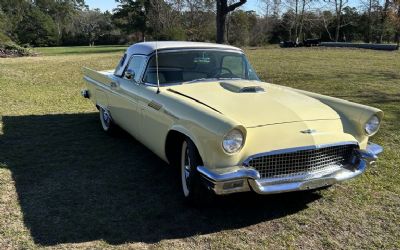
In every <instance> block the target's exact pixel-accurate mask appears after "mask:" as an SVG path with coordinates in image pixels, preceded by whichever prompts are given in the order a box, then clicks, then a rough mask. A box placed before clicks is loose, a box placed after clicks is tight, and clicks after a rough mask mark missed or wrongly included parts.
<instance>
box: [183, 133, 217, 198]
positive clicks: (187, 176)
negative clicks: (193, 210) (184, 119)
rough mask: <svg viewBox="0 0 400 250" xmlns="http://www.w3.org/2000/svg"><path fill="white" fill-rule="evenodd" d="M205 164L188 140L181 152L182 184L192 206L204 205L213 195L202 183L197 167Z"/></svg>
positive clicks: (185, 195)
mask: <svg viewBox="0 0 400 250" xmlns="http://www.w3.org/2000/svg"><path fill="white" fill-rule="evenodd" d="M202 164H203V162H202V160H201V157H200V155H199V153H198V151H197V148H196V146H195V145H194V143H193V142H192V141H191V140H190V139H188V138H186V139H185V140H184V141H183V143H182V150H181V164H180V165H181V166H180V171H181V182H182V191H183V195H184V197H185V199H186V201H188V202H189V203H191V204H195V205H204V204H206V203H208V202H209V201H210V199H211V198H212V196H213V194H212V193H211V191H209V190H207V188H206V186H205V185H204V184H203V183H202V179H201V176H200V173H199V172H198V171H197V166H200V165H202Z"/></svg>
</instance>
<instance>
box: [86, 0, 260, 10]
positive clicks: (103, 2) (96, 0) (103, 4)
mask: <svg viewBox="0 0 400 250" xmlns="http://www.w3.org/2000/svg"><path fill="white" fill-rule="evenodd" d="M85 2H86V4H87V5H89V7H90V8H91V9H94V8H99V9H100V10H102V11H106V10H109V11H112V9H114V8H116V7H117V3H116V2H115V1H114V0H85ZM259 5H260V1H259V0H247V3H246V4H245V5H244V6H243V9H245V10H257V9H259V8H260V7H259ZM259 11H260V10H259Z"/></svg>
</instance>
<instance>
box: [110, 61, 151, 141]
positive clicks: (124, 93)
mask: <svg viewBox="0 0 400 250" xmlns="http://www.w3.org/2000/svg"><path fill="white" fill-rule="evenodd" d="M146 61H147V57H145V56H142V55H133V56H132V57H131V58H130V59H129V62H128V64H127V66H126V68H125V69H124V72H123V74H122V76H115V77H114V80H115V81H114V82H113V83H112V84H111V95H110V100H109V101H110V107H109V108H110V112H111V117H112V119H113V120H114V121H115V122H116V123H117V124H118V125H119V126H120V127H122V128H123V129H125V130H126V131H128V132H129V133H130V134H131V135H133V136H134V137H136V138H137V137H138V136H139V134H138V129H139V126H140V119H141V115H140V110H139V106H138V99H139V98H138V95H139V93H140V88H141V86H140V85H139V82H140V78H141V75H142V72H143V70H144V66H145V63H146Z"/></svg>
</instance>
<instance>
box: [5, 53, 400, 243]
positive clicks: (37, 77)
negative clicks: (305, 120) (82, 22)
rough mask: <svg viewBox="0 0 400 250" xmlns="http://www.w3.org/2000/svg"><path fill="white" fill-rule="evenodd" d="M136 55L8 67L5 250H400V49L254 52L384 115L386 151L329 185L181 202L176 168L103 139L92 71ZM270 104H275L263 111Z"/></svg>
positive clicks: (295, 83)
mask: <svg viewBox="0 0 400 250" xmlns="http://www.w3.org/2000/svg"><path fill="white" fill-rule="evenodd" d="M125 48H126V47H124V46H99V47H90V48H89V47H62V48H39V49H35V51H36V52H38V53H40V54H39V56H36V57H25V58H4V59H0V115H1V117H0V249H8V248H15V249H31V248H39V247H49V248H63V249H69V248H90V249H93V248H97V249H103V248H128V247H129V248H140V249H142V248H163V249H164V248H171V249H189V248H190V249H209V248H211V249H224V248H225V249H261V248H263V249H265V248H267V249H287V248H289V249H290V248H292V249H298V248H300V249H338V248H346V249H347V248H350V249H361V248H368V249H400V169H399V162H400V149H399V148H400V125H399V123H400V52H399V51H396V52H382V51H371V50H360V49H326V48H299V49H281V48H277V47H267V48H258V49H250V48H249V49H245V51H246V53H247V54H248V57H249V59H250V61H251V63H252V64H253V66H254V68H255V69H256V71H257V72H258V74H259V76H260V77H261V78H262V79H263V80H264V81H268V82H272V83H275V84H282V85H286V86H290V87H295V88H299V89H304V90H308V91H313V92H318V93H322V94H327V95H331V96H335V97H339V98H343V99H346V100H349V101H355V102H359V103H362V104H366V105H371V106H374V107H377V108H380V109H382V110H383V111H384V112H385V117H384V120H383V123H382V125H381V130H380V132H379V133H378V134H377V135H376V136H374V137H373V138H372V141H374V142H376V143H378V144H381V145H383V147H384V150H385V151H384V153H383V154H382V155H381V158H380V159H379V161H378V164H377V166H376V167H375V168H371V169H369V170H368V171H367V173H366V174H364V175H363V176H361V177H359V178H357V179H354V180H351V181H348V182H345V183H341V184H338V185H336V186H333V187H332V188H330V189H326V190H321V191H315V192H299V193H291V194H280V195H270V196H259V195H255V194H252V193H247V194H238V195H231V196H225V197H221V198H220V199H218V200H217V202H216V203H215V204H213V205H212V206H210V207H208V208H201V209H195V208H190V207H188V206H186V205H185V204H184V203H183V200H182V197H181V190H180V181H179V176H178V173H177V171H175V170H174V169H173V168H171V167H169V166H168V165H167V164H166V163H164V162H163V161H161V160H160V159H158V158H157V157H156V156H155V155H154V154H153V153H152V152H150V151H149V150H148V149H146V148H145V147H144V146H143V145H141V144H140V143H139V142H137V141H136V140H135V139H134V138H132V137H130V136H129V135H127V134H125V133H121V134H119V135H117V136H116V137H110V136H108V135H106V134H105V133H103V132H102V131H101V129H100V124H99V122H98V113H97V110H96V109H95V108H94V107H93V105H92V104H91V103H90V102H89V101H88V100H87V99H83V98H82V97H81V96H80V90H81V89H82V88H83V87H84V83H83V81H82V70H81V68H82V67H83V66H88V67H91V68H94V69H98V70H104V69H111V68H114V66H115V65H116V64H117V63H118V60H119V58H120V56H121V55H122V53H123V50H124V49H125ZM259 108H268V107H259Z"/></svg>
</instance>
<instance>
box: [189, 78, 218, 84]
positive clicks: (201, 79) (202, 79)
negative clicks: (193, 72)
mask: <svg viewBox="0 0 400 250" xmlns="http://www.w3.org/2000/svg"><path fill="white" fill-rule="evenodd" d="M208 80H218V78H215V77H214V78H199V79H193V80H191V81H187V82H183V83H182V84H187V83H194V82H201V81H208Z"/></svg>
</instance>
